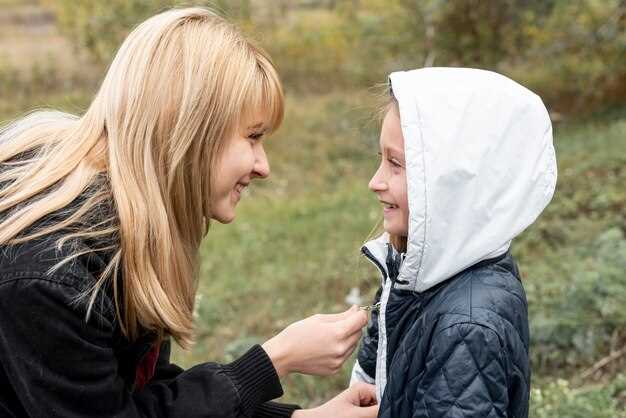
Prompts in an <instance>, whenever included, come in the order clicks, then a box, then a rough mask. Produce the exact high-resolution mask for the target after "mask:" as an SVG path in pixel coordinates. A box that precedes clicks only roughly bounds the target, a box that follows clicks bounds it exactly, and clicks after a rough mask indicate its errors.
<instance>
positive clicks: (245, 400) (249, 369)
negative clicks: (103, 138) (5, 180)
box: [0, 236, 297, 418]
mask: <svg viewBox="0 0 626 418" xmlns="http://www.w3.org/2000/svg"><path fill="white" fill-rule="evenodd" d="M53 237H54V236H50V237H48V238H44V239H38V240H35V241H29V242H27V243H24V244H20V245H18V246H10V247H5V248H0V416H1V417H20V418H21V417H63V418H71V417H186V418H193V417H251V416H254V417H287V416H291V415H292V412H293V410H294V409H296V408H297V407H296V406H293V405H283V404H277V403H271V402H268V401H270V400H272V399H275V398H278V397H280V396H281V395H282V394H283V391H282V387H281V384H280V381H279V379H278V376H277V374H276V371H275V369H274V367H273V365H272V362H271V361H270V359H269V357H268V356H267V354H266V353H265V351H264V350H263V349H262V348H261V347H260V346H258V345H256V346H254V347H252V348H251V349H250V350H249V351H248V352H247V353H246V354H244V355H243V356H242V357H241V358H239V359H238V360H236V361H234V362H233V363H230V364H226V365H220V364H216V363H203V364H199V365H197V366H195V367H192V368H190V369H188V370H183V369H181V368H179V367H178V366H176V365H174V364H171V363H170V361H169V354H170V346H169V341H165V342H164V343H163V344H162V346H161V347H160V353H159V357H158V361H157V362H156V367H155V369H154V376H153V377H152V379H151V380H150V381H149V382H148V383H147V384H146V385H145V386H143V388H141V389H140V390H139V389H138V388H137V387H136V385H135V377H136V372H137V367H138V364H139V363H140V362H141V360H142V358H143V357H144V356H145V355H146V353H148V352H149V351H150V350H151V348H152V345H153V343H154V339H153V338H152V337H151V335H149V334H146V335H145V336H143V337H142V338H139V340H137V341H135V342H130V341H128V340H127V339H126V338H125V337H124V336H123V335H122V333H121V332H120V330H119V328H118V326H117V321H116V319H115V315H114V309H113V303H112V300H111V298H110V295H109V296H107V292H103V293H102V297H101V298H100V299H98V300H97V302H96V304H95V305H94V310H93V311H92V314H91V317H90V319H89V321H85V313H86V302H84V301H79V302H77V297H78V296H79V295H80V293H81V292H82V291H84V290H86V289H88V286H89V285H91V284H93V281H94V277H95V274H94V271H99V270H98V269H99V268H101V267H102V266H103V261H104V260H102V259H101V258H100V257H99V256H93V255H90V256H81V257H79V258H78V259H77V260H75V261H74V262H71V263H68V264H66V265H65V266H63V267H62V268H61V269H59V270H58V271H57V272H55V273H54V274H52V275H46V270H47V269H48V268H49V267H51V266H52V265H53V264H54V263H55V262H57V261H59V259H60V257H62V256H63V255H64V254H65V253H64V251H66V248H65V247H64V248H63V249H62V250H61V251H60V252H58V251H57V250H55V249H53V248H51V247H52V239H53ZM75 245H77V246H78V247H75V248H79V249H80V248H81V246H83V247H84V246H86V245H87V243H86V242H85V241H78V242H75Z"/></svg>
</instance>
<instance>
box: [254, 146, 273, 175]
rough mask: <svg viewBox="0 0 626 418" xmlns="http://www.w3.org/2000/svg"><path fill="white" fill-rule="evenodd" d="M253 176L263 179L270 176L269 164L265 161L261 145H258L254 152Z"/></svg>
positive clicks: (265, 156) (265, 157)
mask: <svg viewBox="0 0 626 418" xmlns="http://www.w3.org/2000/svg"><path fill="white" fill-rule="evenodd" d="M254 174H255V176H256V177H260V178H263V179H264V178H266V177H267V176H269V175H270V163H269V161H268V160H267V155H266V154H265V149H264V148H263V145H259V146H258V147H257V149H256V152H255V159H254Z"/></svg>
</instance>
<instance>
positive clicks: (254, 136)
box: [248, 132, 263, 141]
mask: <svg viewBox="0 0 626 418" xmlns="http://www.w3.org/2000/svg"><path fill="white" fill-rule="evenodd" d="M262 137H263V132H254V133H251V134H250V135H248V138H249V139H252V140H254V141H258V140H259V139H261V138H262Z"/></svg>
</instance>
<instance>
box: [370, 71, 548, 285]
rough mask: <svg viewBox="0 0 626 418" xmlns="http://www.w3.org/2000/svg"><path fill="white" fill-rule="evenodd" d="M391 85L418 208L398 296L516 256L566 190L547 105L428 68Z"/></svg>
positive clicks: (400, 75) (475, 76) (526, 93)
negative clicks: (520, 240)
mask: <svg viewBox="0 0 626 418" xmlns="http://www.w3.org/2000/svg"><path fill="white" fill-rule="evenodd" d="M389 79H390V84H391V89H392V92H393V95H394V96H395V97H396V99H397V100H398V103H399V108H400V120H401V126H402V133H403V135H404V147H405V149H404V151H405V160H406V173H407V187H408V200H409V232H408V245H407V253H406V258H405V260H404V262H403V263H402V266H401V268H400V273H399V276H398V279H399V280H398V281H399V283H398V284H397V286H396V287H397V288H400V289H408V290H413V291H417V292H422V291H424V290H426V289H428V288H430V287H432V286H434V285H436V284H438V283H440V282H442V281H444V280H446V279H448V278H450V277H452V276H453V275H455V274H456V273H458V272H460V271H463V270H464V269H466V268H467V267H470V266H472V265H473V264H475V263H477V262H479V261H481V260H484V259H488V258H493V257H495V256H498V255H500V254H502V253H504V252H506V251H507V250H508V248H509V246H510V244H511V240H512V239H513V238H514V237H516V236H517V235H519V234H520V233H521V232H522V231H523V230H524V229H525V228H526V227H528V226H529V225H530V224H532V223H533V222H534V221H535V219H537V217H538V216H539V214H540V213H541V212H542V211H543V209H544V208H545V207H546V206H547V204H548V203H549V202H550V200H551V199H552V196H553V194H554V189H555V185H556V176H557V167H556V158H555V154H554V147H553V144H552V124H551V123H550V117H549V115H548V112H547V111H546V108H545V106H544V104H543V102H542V101H541V99H540V98H539V96H537V95H536V94H534V93H533V92H531V91H530V90H528V89H526V88H525V87H523V86H521V85H520V84H518V83H516V82H514V81H512V80H510V79H509V78H507V77H505V76H503V75H500V74H497V73H494V72H491V71H485V70H478V69H469V68H423V69H419V70H413V71H403V72H395V73H392V74H391V75H390V77H389ZM385 238H386V237H384V236H383V237H381V239H385ZM379 240H380V239H379ZM383 259H384V258H383ZM400 283H406V284H400Z"/></svg>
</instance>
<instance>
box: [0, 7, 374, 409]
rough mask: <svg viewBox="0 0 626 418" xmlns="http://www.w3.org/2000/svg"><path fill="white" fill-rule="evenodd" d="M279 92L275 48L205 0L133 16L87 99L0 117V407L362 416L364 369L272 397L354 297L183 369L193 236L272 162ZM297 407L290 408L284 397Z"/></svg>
mask: <svg viewBox="0 0 626 418" xmlns="http://www.w3.org/2000/svg"><path fill="white" fill-rule="evenodd" d="M282 117H283V95H282V89H281V86H280V82H279V80H278V77H277V74H276V72H275V69H274V68H273V66H272V64H271V62H270V60H269V58H268V56H267V55H266V54H265V53H264V52H263V51H262V50H260V49H259V48H257V47H255V46H254V45H252V44H251V43H250V42H249V41H247V40H246V39H245V38H243V36H242V35H241V34H240V33H239V32H238V31H237V30H236V29H235V28H234V27H233V26H232V25H230V24H228V23H227V22H226V21H224V20H223V19H221V18H219V17H217V16H216V15H214V14H213V13H212V12H210V11H208V10H206V9H203V8H188V9H174V10H170V11H167V12H165V13H162V14H159V15H156V16H154V17H152V18H150V19H148V20H147V21H145V22H144V23H142V24H141V25H139V26H138V27H137V28H136V29H135V30H134V31H133V32H132V33H131V34H130V35H129V36H128V38H127V39H126V40H125V42H124V43H123V44H122V46H121V48H120V50H119V51H118V53H117V55H116V57H115V59H114V60H113V62H112V64H111V67H110V68H109V70H108V72H107V75H106V77H105V79H104V81H103V83H102V86H101V88H100V90H99V92H98V94H97V95H96V97H95V98H94V100H93V102H92V103H91V105H90V106H89V108H88V110H87V111H86V113H85V114H84V115H83V116H82V117H75V116H71V115H66V114H61V113H58V112H36V113H33V114H31V115H29V116H27V117H25V118H23V119H21V120H18V121H17V122H15V123H13V124H12V125H9V126H7V127H5V128H4V129H3V131H2V132H0V162H1V163H2V166H1V169H0V184H1V187H0V214H1V215H2V217H1V219H0V245H2V253H1V257H0V365H1V367H0V387H2V390H1V391H0V412H2V414H1V415H3V416H19V417H22V416H31V417H44V416H45V417H51V416H54V417H65V418H67V417H85V416H102V417H105V416H106V417H110V416H124V417H134V416H160V417H164V416H165V417H174V416H181V417H201V416H202V417H207V416H210V417H234V416H245V417H249V416H257V417H261V416H292V414H293V416H294V417H316V416H320V417H321V416H324V417H327V416H334V417H342V416H345V417H348V416H363V417H370V416H371V417H373V416H375V415H376V413H377V409H376V406H373V407H361V405H369V404H370V403H373V391H372V388H371V387H370V386H368V385H361V386H359V387H357V388H352V389H350V390H348V391H346V392H344V393H342V394H340V395H339V396H338V397H336V398H335V399H333V400H331V401H330V402H328V403H327V404H324V405H322V406H321V407H318V408H314V409H311V410H296V409H297V407H296V406H293V405H282V404H278V403H272V402H268V401H270V400H272V399H275V398H277V397H280V396H281V395H282V387H281V385H280V381H279V378H280V377H281V376H284V375H286V374H288V373H292V372H299V373H308V374H317V375H327V374H331V373H333V372H336V371H337V370H338V369H339V367H340V366H341V364H343V362H344V361H345V360H346V359H347V358H348V357H349V355H350V354H351V353H352V351H353V349H354V346H355V344H356V343H357V341H358V340H359V337H360V335H361V328H362V327H363V326H364V325H365V323H366V322H367V318H366V316H365V313H364V312H360V311H358V310H356V309H351V310H349V311H346V312H344V313H342V314H337V315H316V316H313V317H310V318H307V319H305V320H302V321H300V322H297V323H295V324H292V325H290V326H289V327H287V328H286V329H285V330H284V331H282V332H281V333H280V334H278V335H277V336H276V337H274V338H272V339H270V340H269V341H268V342H266V343H265V344H263V346H259V345H256V346H254V347H252V348H251V349H250V350H249V351H248V352H247V353H246V354H244V355H243V356H242V357H241V358H239V359H238V360H236V361H235V362H233V363H231V364H227V365H219V364H215V363H204V364H200V365H197V366H195V367H192V368H191V369H189V370H182V369H180V368H179V367H177V366H175V365H173V364H170V363H169V350H170V346H169V341H170V338H173V339H174V340H176V342H178V343H179V344H180V345H181V346H183V347H189V346H190V345H191V343H192V338H193V326H192V314H193V304H194V300H195V294H196V289H197V276H198V248H199V245H200V242H201V240H202V238H203V237H204V236H205V235H206V234H207V232H208V227H209V222H210V219H215V220H217V221H219V222H223V223H228V222H230V221H232V220H233V218H234V216H235V207H236V205H237V202H238V201H239V198H240V193H241V191H242V189H244V188H245V187H247V186H248V185H249V183H250V182H251V181H252V180H254V179H262V178H265V177H267V176H268V175H269V165H268V162H267V159H266V156H265V152H264V149H263V142H262V141H261V138H262V137H263V136H264V135H265V134H267V133H270V132H272V131H274V130H275V129H277V128H278V126H279V125H280V122H281V120H282ZM294 411H295V412H294Z"/></svg>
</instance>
